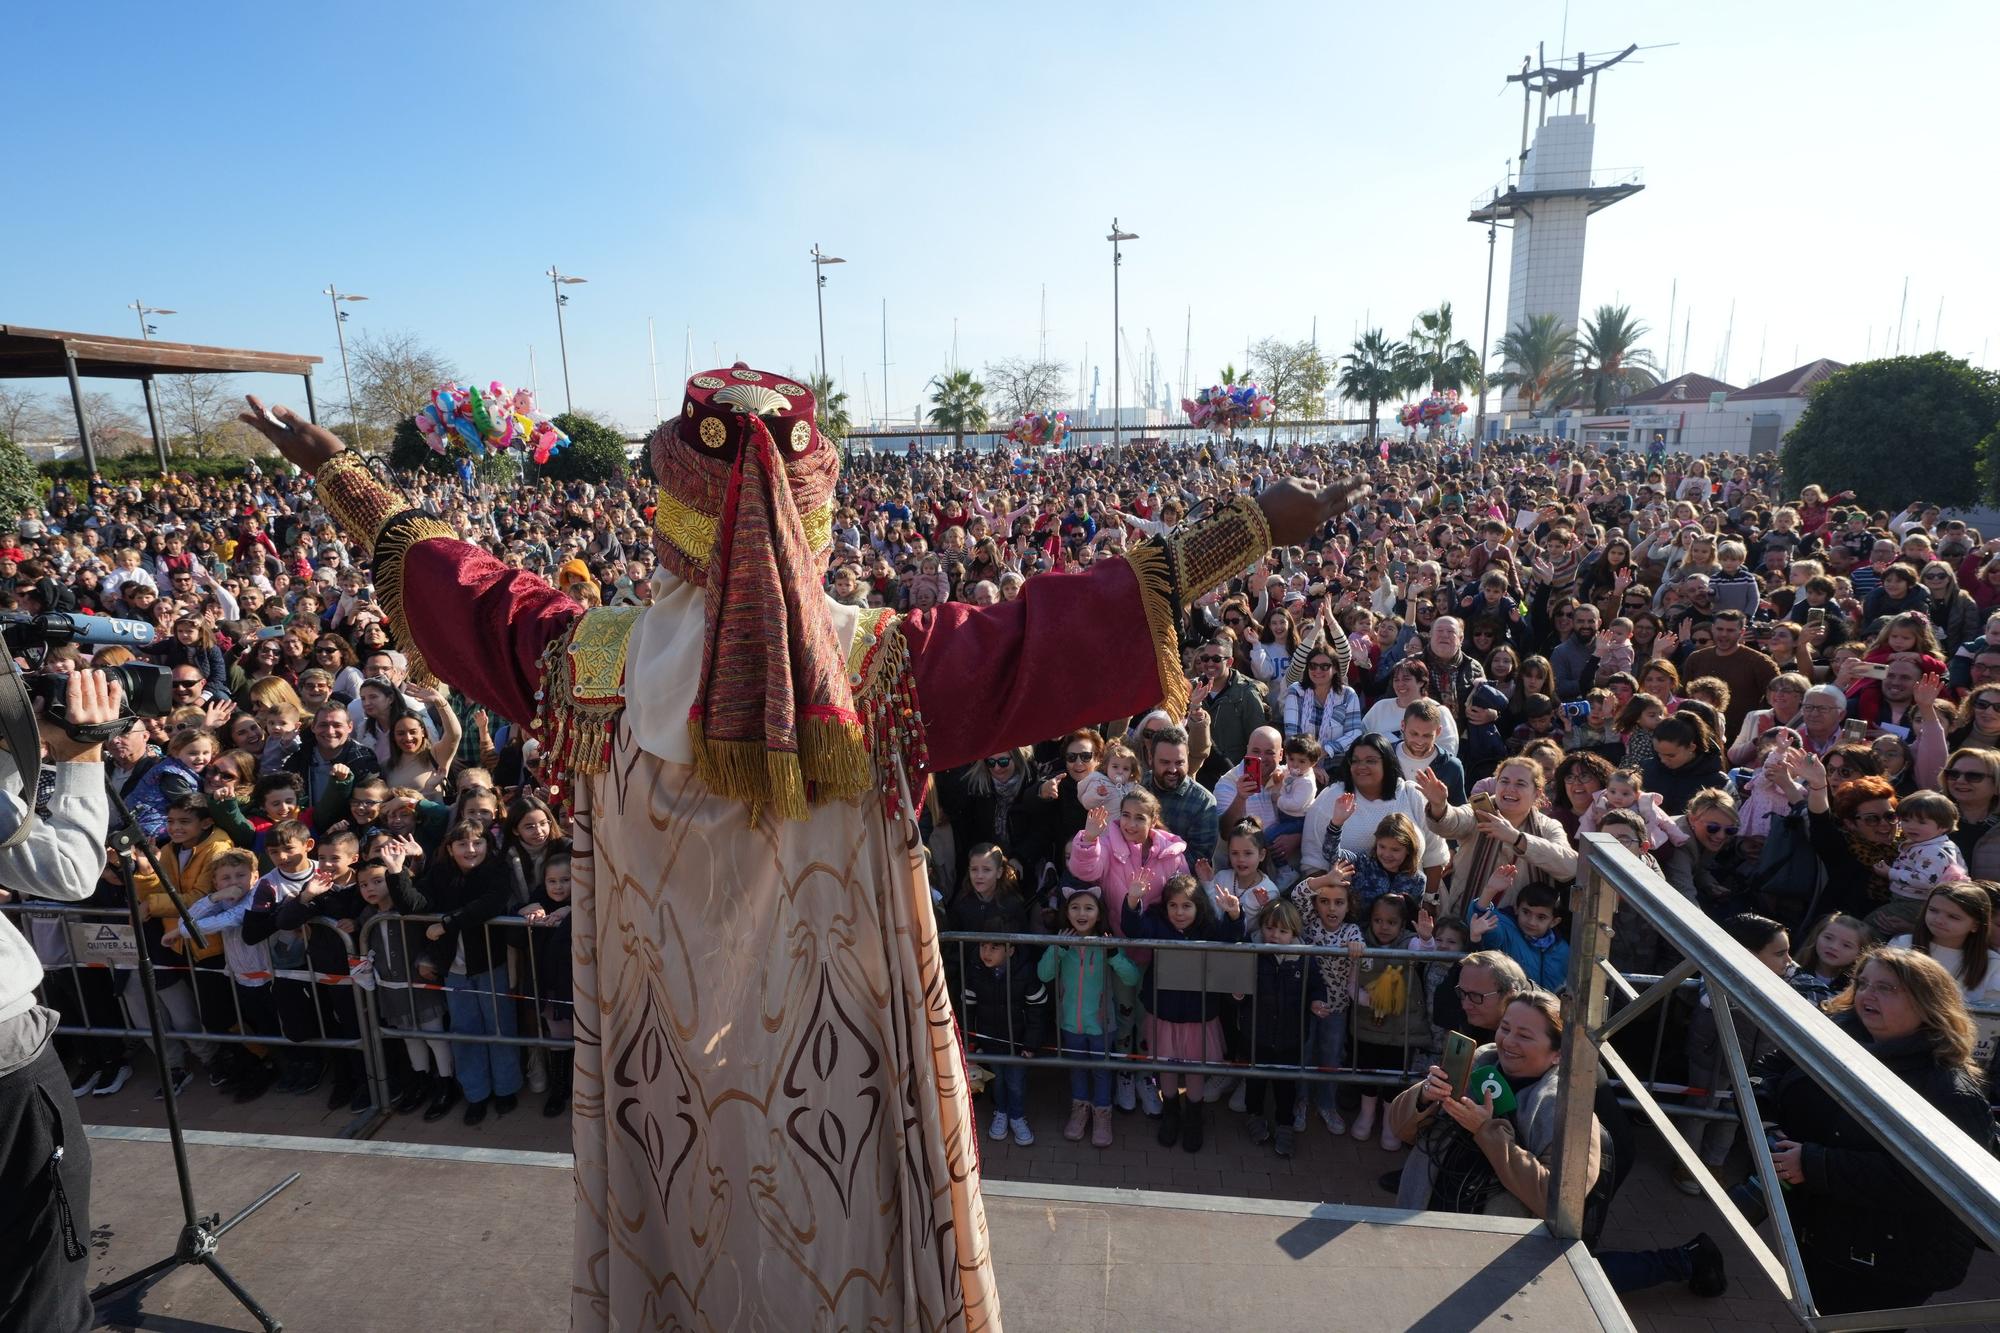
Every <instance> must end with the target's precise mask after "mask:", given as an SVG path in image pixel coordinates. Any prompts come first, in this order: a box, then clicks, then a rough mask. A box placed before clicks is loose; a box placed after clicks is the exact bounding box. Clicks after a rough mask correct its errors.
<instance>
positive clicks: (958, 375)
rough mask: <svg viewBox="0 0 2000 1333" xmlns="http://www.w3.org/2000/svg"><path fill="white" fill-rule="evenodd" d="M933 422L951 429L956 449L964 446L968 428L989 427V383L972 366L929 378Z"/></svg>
mask: <svg viewBox="0 0 2000 1333" xmlns="http://www.w3.org/2000/svg"><path fill="white" fill-rule="evenodd" d="M930 388H931V410H930V413H929V415H930V420H931V424H932V425H933V426H937V427H939V428H941V429H943V430H948V431H950V432H951V435H952V447H953V448H954V449H963V448H965V432H967V431H969V430H972V431H978V430H985V429H986V386H985V385H984V384H981V383H980V382H979V381H978V380H976V379H974V378H972V372H971V371H969V370H954V371H952V372H951V373H950V374H949V375H938V376H935V377H934V378H933V379H932V380H931V382H930Z"/></svg>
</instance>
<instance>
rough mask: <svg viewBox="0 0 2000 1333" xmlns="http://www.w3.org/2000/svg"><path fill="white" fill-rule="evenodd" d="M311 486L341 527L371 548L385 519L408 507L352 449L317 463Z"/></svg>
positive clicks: (350, 535) (379, 534)
mask: <svg viewBox="0 0 2000 1333" xmlns="http://www.w3.org/2000/svg"><path fill="white" fill-rule="evenodd" d="M313 489H314V490H315V491H316V492H317V493H318V495H319V502H320V504H321V505H323V506H325V508H326V511H327V512H328V513H329V514H331V515H333V518H334V521H335V522H336V523H338V524H340V526H341V529H342V531H344V532H346V533H347V535H348V536H349V537H350V538H352V539H353V540H355V541H357V542H360V543H361V544H362V545H364V546H367V547H369V548H371V549H372V548H373V547H374V545H375V542H376V540H377V539H378V538H379V537H380V536H381V535H382V529H383V527H384V526H385V525H386V524H387V523H388V521H389V520H390V519H391V518H392V517H394V516H395V515H396V513H398V512H399V511H401V510H404V509H407V508H409V502H408V501H407V500H405V499H404V498H403V497H402V495H401V494H400V493H398V492H397V491H396V489H395V488H394V487H393V486H389V485H387V484H385V483H384V482H383V481H382V479H381V478H379V477H377V476H376V475H375V473H374V471H373V469H371V468H370V467H369V465H368V460H367V459H366V458H363V457H362V456H361V455H360V454H358V453H356V452H354V451H353V450H352V449H345V450H342V451H341V452H340V453H337V454H335V455H334V456H333V457H332V458H329V459H327V460H326V461H325V462H324V463H321V464H320V465H319V468H318V469H317V470H316V471H315V472H314V474H313Z"/></svg>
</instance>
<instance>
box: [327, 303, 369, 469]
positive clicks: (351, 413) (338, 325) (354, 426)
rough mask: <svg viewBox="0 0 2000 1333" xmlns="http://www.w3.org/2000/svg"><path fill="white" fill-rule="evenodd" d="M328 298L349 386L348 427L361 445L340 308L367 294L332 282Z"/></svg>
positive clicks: (343, 378)
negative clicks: (340, 287)
mask: <svg viewBox="0 0 2000 1333" xmlns="http://www.w3.org/2000/svg"><path fill="white" fill-rule="evenodd" d="M325 296H326V299H327V300H328V301H331V302H332V303H333V336H334V339H335V340H336V341H337V342H339V344H340V379H341V383H343V384H345V385H346V386H347V428H348V429H349V430H351V431H353V432H354V447H355V448H356V449H359V448H360V447H361V416H360V414H359V413H358V412H357V411H356V410H355V407H354V376H353V375H352V374H351V373H349V371H348V369H347V312H346V311H345V310H342V309H341V308H340V303H341V302H342V301H365V300H367V299H368V298H367V297H365V296H356V295H355V294H354V293H353V292H343V291H341V290H340V289H339V288H338V287H336V286H334V285H333V284H332V283H330V282H329V283H328V284H327V285H326V292H325Z"/></svg>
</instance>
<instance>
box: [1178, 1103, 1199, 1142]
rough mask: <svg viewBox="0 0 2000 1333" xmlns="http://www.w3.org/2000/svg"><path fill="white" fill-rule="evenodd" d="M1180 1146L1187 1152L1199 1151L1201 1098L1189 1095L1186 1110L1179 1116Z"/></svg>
mask: <svg viewBox="0 0 2000 1333" xmlns="http://www.w3.org/2000/svg"><path fill="white" fill-rule="evenodd" d="M1181 1147H1183V1148H1186V1149H1187V1150H1188V1151H1189V1152H1200V1151H1201V1099H1200V1098H1198V1097H1189V1098H1188V1099H1187V1110H1186V1112H1185V1113H1184V1114H1183V1115H1182V1117H1181Z"/></svg>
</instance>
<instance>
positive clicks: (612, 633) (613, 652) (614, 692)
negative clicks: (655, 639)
mask: <svg viewBox="0 0 2000 1333" xmlns="http://www.w3.org/2000/svg"><path fill="white" fill-rule="evenodd" d="M645 609H646V608H645V607H643V606H602V607H593V608H592V609H591V610H589V611H586V612H584V613H583V615H582V616H580V617H579V618H578V619H577V622H576V627H575V629H574V630H572V631H571V633H570V639H569V678H570V690H571V697H572V698H573V699H574V701H575V702H577V703H579V704H585V705H589V704H600V703H614V702H615V703H623V702H624V700H625V649H626V646H627V645H628V644H630V643H631V642H632V628H633V626H635V625H636V624H638V622H639V616H640V614H641V613H642V612H644V611H645Z"/></svg>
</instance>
